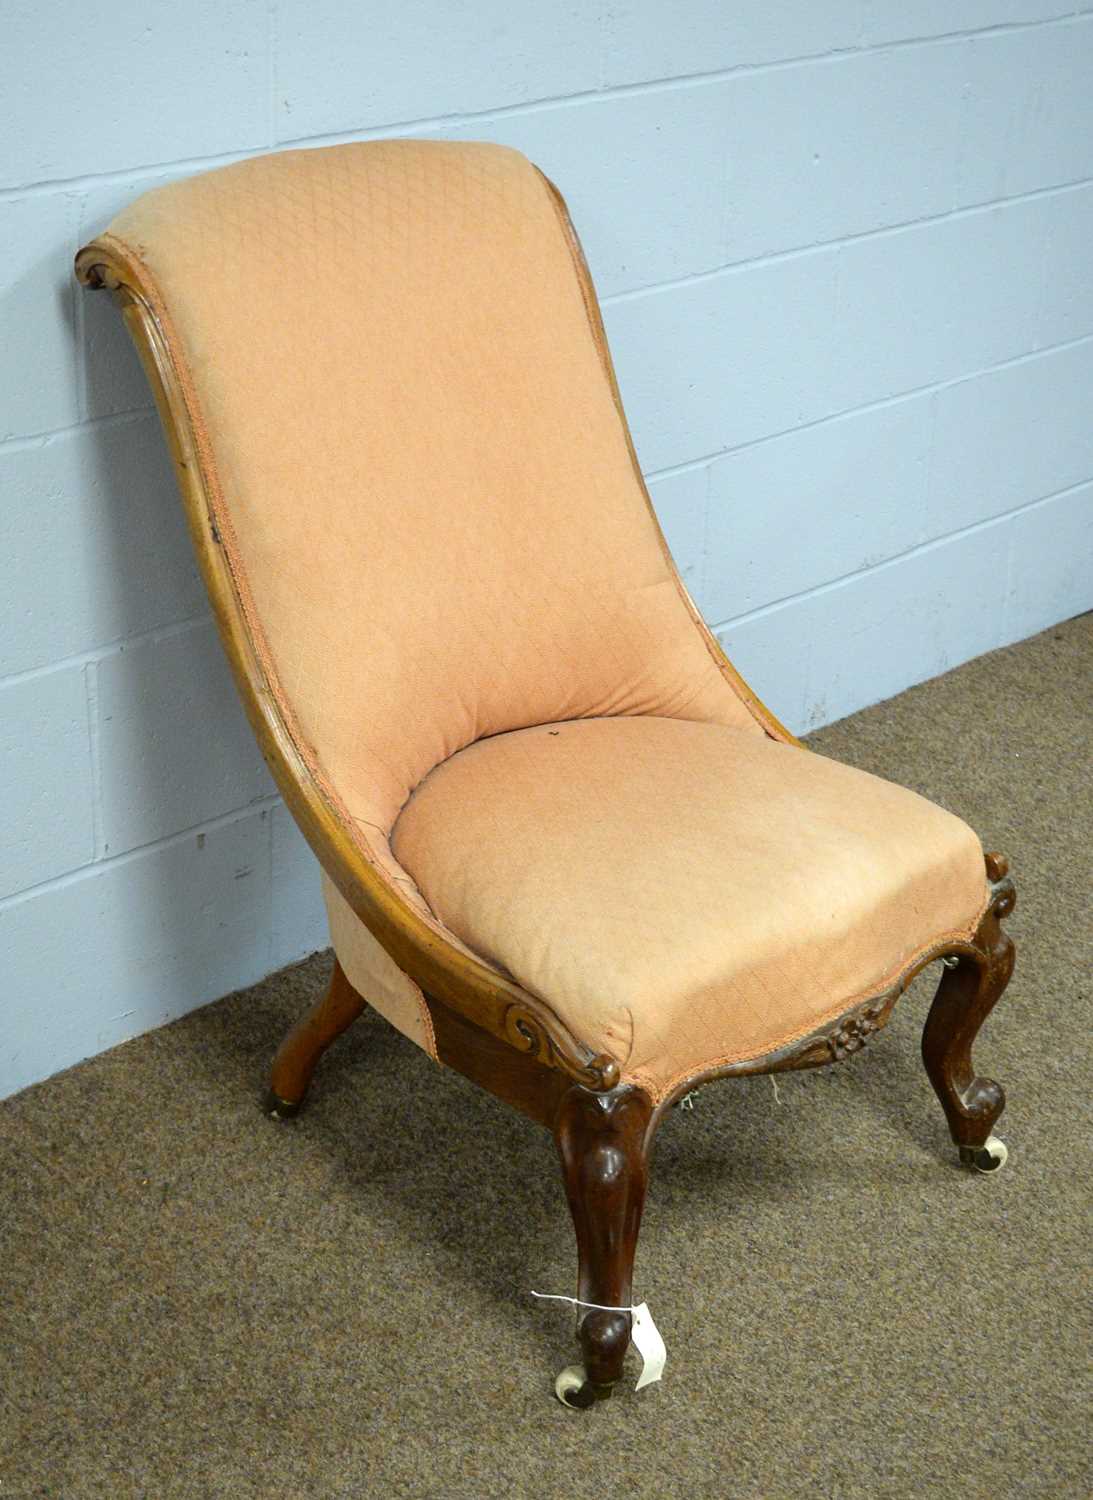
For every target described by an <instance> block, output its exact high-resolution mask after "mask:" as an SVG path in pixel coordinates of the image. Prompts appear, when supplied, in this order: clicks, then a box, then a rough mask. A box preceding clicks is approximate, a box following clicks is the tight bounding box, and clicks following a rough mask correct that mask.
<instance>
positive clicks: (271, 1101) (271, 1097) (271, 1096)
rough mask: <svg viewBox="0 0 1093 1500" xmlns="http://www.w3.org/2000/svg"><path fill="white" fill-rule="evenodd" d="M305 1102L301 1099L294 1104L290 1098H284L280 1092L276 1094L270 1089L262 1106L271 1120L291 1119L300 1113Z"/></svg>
mask: <svg viewBox="0 0 1093 1500" xmlns="http://www.w3.org/2000/svg"><path fill="white" fill-rule="evenodd" d="M303 1102H304V1101H303V1100H302V1099H300V1100H299V1101H298V1102H297V1103H296V1104H292V1103H290V1101H289V1100H288V1099H282V1098H281V1096H280V1094H275V1093H274V1092H273V1090H272V1089H270V1091H269V1093H268V1094H267V1095H266V1102H265V1103H264V1104H263V1106H262V1108H263V1110H264V1111H265V1113H266V1114H267V1115H269V1117H270V1119H271V1120H291V1119H293V1118H294V1117H295V1116H296V1115H298V1114H299V1113H300V1109H301V1107H302V1106H303Z"/></svg>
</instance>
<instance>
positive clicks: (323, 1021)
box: [266, 960, 367, 1120]
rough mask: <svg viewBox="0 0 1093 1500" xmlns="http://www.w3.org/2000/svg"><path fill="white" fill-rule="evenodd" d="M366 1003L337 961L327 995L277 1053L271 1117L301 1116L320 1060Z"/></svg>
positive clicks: (268, 1099) (269, 1102) (269, 1108)
mask: <svg viewBox="0 0 1093 1500" xmlns="http://www.w3.org/2000/svg"><path fill="white" fill-rule="evenodd" d="M366 1003H367V1002H366V1001H365V1000H363V999H362V997H361V996H360V995H358V994H357V991H356V990H355V989H354V988H353V986H352V985H351V984H350V983H349V980H348V979H347V978H346V977H345V971H344V970H343V968H342V966H341V964H340V963H338V962H337V960H335V962H334V973H333V974H332V975H331V978H330V987H329V988H328V990H327V992H326V994H325V995H324V996H323V997H322V999H321V1000H317V1001H316V1002H315V1004H314V1005H313V1006H312V1007H311V1009H310V1010H309V1011H307V1012H306V1014H304V1015H302V1016H301V1017H300V1019H299V1020H298V1021H297V1022H296V1025H295V1026H294V1027H293V1028H292V1030H291V1031H290V1032H289V1034H288V1036H286V1037H285V1039H284V1041H283V1042H282V1043H281V1045H280V1047H279V1048H278V1049H277V1056H276V1057H275V1058H274V1059H273V1070H272V1072H271V1074H270V1085H269V1093H268V1094H267V1095H266V1113H267V1114H268V1115H271V1116H272V1117H273V1119H275V1120H285V1119H289V1118H290V1117H291V1116H292V1115H295V1114H298V1113H299V1111H300V1107H301V1105H302V1104H303V1102H304V1095H305V1094H306V1093H307V1089H308V1085H309V1084H310V1082H311V1075H312V1074H313V1073H314V1072H315V1068H316V1066H317V1065H318V1062H319V1059H320V1057H322V1055H323V1053H324V1052H325V1051H326V1049H327V1048H328V1047H329V1046H330V1044H331V1042H333V1041H334V1040H335V1039H336V1038H337V1037H340V1036H341V1034H342V1032H343V1031H345V1030H347V1028H348V1027H350V1026H352V1024H353V1022H354V1021H355V1020H356V1019H357V1017H358V1016H359V1015H360V1013H361V1011H362V1010H363V1009H364V1007H365V1004H366Z"/></svg>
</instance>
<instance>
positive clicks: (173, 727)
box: [0, 0, 1093, 1094]
mask: <svg viewBox="0 0 1093 1500" xmlns="http://www.w3.org/2000/svg"><path fill="white" fill-rule="evenodd" d="M1087 11H1088V7H1080V6H1079V7H1076V6H1074V5H1072V4H1070V5H1068V4H1059V3H1052V0H944V3H943V0H924V3H921V4H916V5H907V4H904V3H901V0H829V3H825V4H822V5H820V4H815V3H810V0H788V3H785V4H781V5H777V6H774V5H768V4H765V3H761V0H743V3H739V4H736V5H733V6H727V5H724V4H722V3H720V0H717V3H715V0H679V3H677V4H674V5H672V6H670V7H668V6H664V5H660V4H655V3H653V0H612V3H607V0H602V3H596V0H590V3H577V0H575V3H571V4H569V5H566V6H563V7H552V6H543V5H542V4H532V3H530V0H478V3H476V4H474V5H467V6H453V5H449V4H444V3H442V0H416V3H413V4H406V5H403V6H401V7H395V6H390V5H380V4H378V3H377V4H364V5H362V4H358V3H355V0H216V3H213V0H191V3H190V4H188V5H186V6H178V5H176V4H173V3H172V4H168V3H166V0H144V3H136V0H118V3H116V4H114V5H113V6H112V7H111V8H110V10H109V12H108V13H107V14H104V15H103V16H99V17H97V18H92V19H91V20H90V21H88V20H87V18H86V17H85V18H84V21H85V22H86V24H83V23H81V24H75V23H74V17H73V11H72V7H71V6H70V5H61V4H60V3H59V0H33V3H31V0H11V3H9V4H8V6H7V7H6V9H5V13H4V41H5V48H4V60H3V64H2V66H3V69H4V75H3V76H4V85H5V86H4V88H3V90H2V91H0V143H2V144H0V239H2V250H3V255H2V259H0V264H2V265H3V268H4V275H5V282H4V286H3V292H2V305H3V339H2V342H0V360H2V362H3V370H2V380H0V390H2V392H3V394H2V397H0V570H2V587H0V1094H3V1093H5V1092H11V1091H13V1090H15V1089H18V1088H21V1087H23V1086H24V1085H26V1084H28V1083H31V1082H33V1081H34V1080H36V1079H40V1078H43V1077H45V1076H47V1075H48V1074H50V1073H52V1072H54V1071H56V1070H57V1069H59V1068H61V1067H65V1066H67V1065H68V1064H70V1063H73V1062H75V1061H77V1060H79V1059H80V1058H82V1057H85V1056H87V1055H88V1054H90V1053H92V1052H94V1051H96V1050H98V1049H101V1048H103V1047H107V1046H111V1045H113V1044H115V1043H117V1042H119V1041H122V1040H124V1039H125V1038H127V1037H130V1036H133V1035H135V1034H137V1033H138V1032H140V1031H142V1030H145V1029H147V1028H148V1027H150V1026H153V1025H155V1024H157V1023H159V1022H161V1021H163V1020H165V1019H167V1018H169V1017H173V1016H176V1015H179V1014H181V1013H182V1012H184V1011H186V1010H188V1009H191V1008H192V1007H194V1006H196V1005H199V1004H201V1003H203V1002H205V1001H207V1000H210V999H213V998H215V997H217V996H219V995H221V994H223V993H225V992H226V991H228V990H230V989H232V988H234V987H236V986H239V985H242V984H245V983H248V982H250V981H252V980H255V979H257V978H259V977H260V976H261V975H263V974H265V973H267V972H268V971H270V970H271V969H274V968H276V967H278V966H280V965H281V964H283V963H286V962H288V961H290V960H292V959H294V958H296V957H298V956H299V955H301V954H303V953H306V952H308V951H309V950H311V949H313V948H316V947H319V946H323V945H324V944H325V942H326V932H325V924H324V920H323V915H322V911H321V906H320V902H319V899H318V887H317V879H316V871H315V866H314V862H313V861H312V859H311V856H310V854H309V852H308V851H307V849H306V847H305V846H304V844H303V843H302V841H301V839H300V837H299V835H298V834H297V833H296V831H295V829H294V827H293V826H292V824H291V821H290V820H289V819H288V817H287V815H286V814H285V811H284V809H283V807H282V806H281V804H280V801H279V799H278V798H277V796H276V794H275V792H274V789H273V786H272V783H271V782H270V780H269V777H268V775H267V773H266V772H265V770H264V768H263V766H262V764H261V761H260V759H259V757H258V755H257V752H256V750H255V749H254V747H253V745H252V743H251V740H250V737H249V734H248V732H247V730H246V727H245V724H244V722H243V717H242V713H241V711H240V710H239V708H238V706H237V705H236V703H235V700H234V697H233V694H232V691H231V688H230V685H229V682H228V678H227V672H226V670H225V668H224V665H223V663H222V662H221V659H220V655H219V650H218V647H217V645H216V642H215V639H214V634H213V631H212V628H211V626H210V623H209V618H208V612H207V608H206V605H205V602H204V599H203V597H202V592H201V588H200V585H199V583H198V580H197V576H196V573H195V570H194V566H193V563H192V561H191V559H190V556H189V551H188V546H187V542H186V539H185V535H184V531H183V527H182V523H181V519H180V516H179V513H178V507H177V503H176V500H175V497H174V493H173V486H172V480H171V476H170V473H169V469H168V465H167V462H166V458H165V454H164V449H163V444H162V440H161V438H160V436H159V434H158V430H157V425H156V421H155V418H154V416H153V414H152V412H151V410H150V402H149V398H148V394H147V391H146V389H145V386H144V383H143V380H142V378H141V375H140V372H139V370H138V367H137V364H136V361H135V359H134V358H133V356H132V354H131V352H130V350H129V349H128V347H127V344H126V342H125V339H124V337H123V334H122V331H121V328H120V324H119V321H118V319H117V316H116V313H115V312H114V311H113V309H112V308H111V307H110V306H109V305H107V303H106V301H105V299H100V298H93V297H88V296H85V295H78V294H77V292H76V289H75V287H74V285H73V283H72V280H71V274H70V267H71V259H72V255H73V252H74V251H75V249H76V248H77V246H78V245H79V243H80V242H81V241H82V240H83V239H85V238H87V237H88V236H90V235H91V234H93V233H94V232H95V231H96V230H98V229H100V228H102V227H103V226H104V224H105V223H106V222H107V220H108V219H109V218H110V216H111V215H112V214H113V213H114V211H115V210H116V209H117V208H118V207H120V206H121V205H122V204H123V203H125V202H127V201H129V200H130V199H131V198H132V197H134V196H135V195H136V194H138V193H140V192H142V191H143V190H144V189H145V188H147V187H150V186H153V185H154V184H156V183H158V182H162V181H164V180H167V179H169V178H171V177H173V176H178V175H181V174H184V173H187V172H191V171H196V170H201V169H203V168H205V167H207V166H211V165H215V164H216V163H218V162H222V161H227V160H231V159H233V158H234V157H237V156H240V155H247V154H250V153H253V152H256V151H263V150H268V149H270V148H272V147H276V146H278V145H283V144H288V143H292V144H309V143H310V144H319V143H324V142H328V141H334V140H348V139H357V138H364V137H368V136H370V135H384V134H391V133H415V134H424V135H443V136H449V137H471V138H473V137H479V138H488V139H492V140H497V141H503V142H507V143H509V144H512V145H516V146H519V147H521V148H523V149H524V150H525V151H527V152H528V153H529V154H530V155H531V156H532V157H533V158H534V159H535V160H536V161H538V162H539V163H540V164H541V165H542V166H543V167H544V168H545V170H546V171H547V172H549V173H550V174H551V175H552V176H554V177H555V178H556V180H557V181H558V182H559V184H560V185H561V186H562V188H563V190H564V191H565V192H566V194H567V196H568V198H569V201H570V204H571V207H572V210H573V213H574V216H575V218H576V221H577V224H578V227H579V228H580V230H581V232H582V235H583V238H584V241H585V244H586V247H587V250H588V253H589V258H590V260H591V264H592V269H593V273H594V275H595V277H596V280H597V284H598V286H599V289H600V292H601V295H602V296H603V298H604V301H605V315H606V319H607V325H608V331H609V334H610V337H611V339H612V343H613V346H614V349H615V352H616V357H617V361H618V366H619V375H620V380H621V383H622V387H623V394H624V397H625V399H626V402H627V406H628V410H629V412H630V416H631V420H632V424H633V427H634V433H635V437H636V440H637V444H638V449H639V452H640V455H641V458H642V462H643V464H644V465H645V468H646V470H647V472H648V473H649V475H650V478H651V488H652V493H653V496H654V500H655V503H656V505H657V507H658V510H659V512H660V514H661V517H662V519H663V522H664V525H665V528H666V530H667V532H668V535H669V539H670V541H671V543H672V545H673V548H674V550H675V552H676V555H677V558H678V560H679V563H680V566H681V568H682V570H683V572H684V574H685V576H686V578H687V580H688V583H689V585H690V587H691V589H692V591H693V592H694V594H695V596H696V598H697V599H698V601H699V604H700V605H701V607H702V609H703V610H704V612H705V614H706V616H707V618H708V619H709V620H710V622H711V624H712V625H713V626H714V627H715V629H716V630H717V632H718V634H719V635H720V637H721V638H722V640H723V641H724V643H725V645H726V646H727V647H728V649H729V650H730V652H731V653H732V654H733V655H734V657H735V658H736V660H737V661H738V663H739V665H740V666H741V668H742V669H743V670H744V672H745V673H746V674H747V675H748V676H749V677H750V678H751V679H752V680H753V682H754V683H755V685H756V687H757V688H758V689H759V691H760V692H761V693H762V694H763V695H764V696H765V697H766V698H767V699H768V701H769V702H770V703H771V705H772V707H773V708H774V709H775V710H776V712H778V713H779V714H780V715H781V716H782V717H783V718H785V719H786V720H787V721H788V722H789V723H790V724H791V725H792V726H794V727H795V728H797V729H807V728H810V727H812V726H815V725H818V724H821V723H824V722H826V721H827V720H829V719H832V718H836V717H839V716H841V715H843V714H846V713H848V712H850V711H852V710H853V709H855V708H859V707H861V706H863V705H864V704H866V703H869V702H873V701H875V700H877V699H879V698H883V697H885V696H887V695H889V694H892V693H895V692H898V691H899V690H900V689H901V688H904V687H906V686H907V685H908V684H910V683H912V682H916V681H918V680H920V679H922V678H924V677H928V676H931V675H933V674H934V673H937V672H941V671H944V670H945V669H946V668H947V667H950V666H953V665H955V664H956V663H958V662H960V661H963V660H965V659H967V658H968V657H971V656H974V655H976V654H978V653H980V652H983V651H986V650H989V649H990V648H992V647H994V646H997V645H1000V644H1002V643H1004V642H1008V641H1012V640H1016V639H1019V638H1021V637H1022V636H1024V635H1027V634H1029V633H1031V632H1033V631H1035V630H1038V629H1040V628H1041V627H1043V626H1046V625H1048V624H1051V623H1052V622H1054V621H1055V620H1058V619H1062V618H1064V617H1066V616H1068V615H1071V614H1074V613H1076V612H1078V611H1079V610H1081V609H1084V608H1088V607H1089V606H1090V605H1091V604H1093V564H1091V560H1090V548H1091V523H1093V422H1091V420H1090V418H1091V409H1093V401H1091V391H1093V275H1091V272H1090V263H1091V262H1090V251H1089V247H1090V244H1091V243H1093V90H1091V89H1090V87H1089V80H1090V77H1091V76H1093V16H1090V15H1089V14H1088V13H1087Z"/></svg>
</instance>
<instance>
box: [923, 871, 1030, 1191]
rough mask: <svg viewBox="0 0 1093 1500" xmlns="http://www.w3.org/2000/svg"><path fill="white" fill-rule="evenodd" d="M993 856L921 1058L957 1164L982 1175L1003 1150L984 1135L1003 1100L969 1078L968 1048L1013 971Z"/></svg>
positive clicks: (1008, 885)
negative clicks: (987, 889)
mask: <svg viewBox="0 0 1093 1500" xmlns="http://www.w3.org/2000/svg"><path fill="white" fill-rule="evenodd" d="M1007 870H1008V865H1007V863H1006V860H1005V859H1004V858H1003V856H1002V855H1000V854H988V855H987V875H988V878H989V880H990V882H991V889H992V897H991V902H990V905H989V906H988V907H987V910H986V912H985V913H984V916H983V920H982V922H981V923H980V924H979V929H978V931H977V932H976V934H975V937H974V938H973V939H972V942H971V948H970V950H969V951H964V952H961V953H959V954H958V955H956V960H957V961H956V963H955V965H953V966H952V967H946V969H945V972H944V974H943V975H942V978H941V983H940V985H939V986H938V991H937V995H936V996H935V997H934V1002H933V1005H932V1006H931V1007H930V1014H929V1016H928V1017H927V1018H926V1027H925V1030H924V1031H923V1033H922V1060H923V1062H924V1063H925V1064H926V1072H927V1074H928V1075H929V1079H930V1082H931V1083H932V1084H933V1086H934V1092H935V1093H936V1094H937V1097H938V1098H939V1099H940V1100H941V1107H942V1109H943V1110H944V1111H945V1117H946V1119H947V1120H948V1122H949V1130H950V1132H951V1134H952V1138H953V1140H954V1141H955V1142H956V1144H957V1147H958V1148H959V1150H960V1159H961V1161H962V1162H965V1163H967V1164H968V1165H970V1166H974V1167H977V1168H978V1169H979V1170H980V1171H983V1172H992V1171H997V1169H998V1168H999V1167H1001V1166H1002V1165H1003V1163H1004V1162H1005V1160H1006V1148H1005V1146H1004V1145H1003V1144H1002V1142H1001V1141H1000V1140H998V1139H997V1137H995V1136H992V1134H991V1130H992V1128H993V1126H994V1123H995V1121H996V1120H997V1119H998V1117H999V1115H1000V1114H1001V1113H1002V1110H1003V1108H1004V1107H1005V1103H1006V1096H1005V1094H1004V1093H1003V1092H1002V1089H1001V1087H1000V1086H999V1085H998V1084H997V1083H995V1082H994V1081H993V1079H990V1078H981V1077H979V1076H978V1075H977V1073H976V1071H975V1068H974V1066H973V1064H972V1043H973V1042H974V1041H975V1038H976V1035H977V1033H978V1031H979V1028H980V1027H981V1026H982V1024H983V1022H984V1021H985V1020H986V1018H987V1016H988V1015H989V1014H990V1012H991V1010H992V1009H993V1007H994V1005H995V1002H996V1001H997V1000H998V998H999V997H1000V995H1001V994H1002V991H1003V990H1004V989H1005V988H1006V985H1007V984H1008V983H1009V980H1010V975H1011V974H1012V973H1013V961H1014V947H1013V943H1012V942H1011V940H1010V939H1009V938H1008V937H1007V936H1006V934H1005V933H1004V932H1003V931H1002V927H1001V919H1002V918H1003V917H1007V916H1009V914H1010V912H1011V911H1012V910H1013V908H1014V906H1015V904H1016V901H1017V897H1016V893H1015V892H1014V888H1013V882H1012V880H1010V879H1009V878H1008V876H1007Z"/></svg>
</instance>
